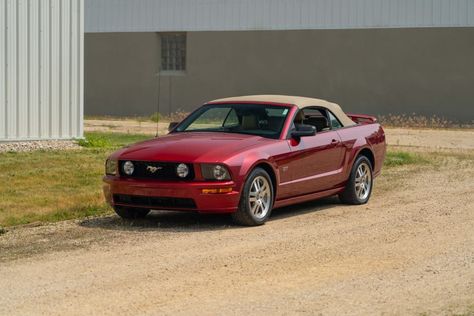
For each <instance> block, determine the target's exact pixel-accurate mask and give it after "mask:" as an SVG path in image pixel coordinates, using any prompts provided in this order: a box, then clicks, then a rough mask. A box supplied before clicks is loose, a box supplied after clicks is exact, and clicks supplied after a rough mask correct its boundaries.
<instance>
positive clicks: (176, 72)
mask: <svg viewBox="0 0 474 316" xmlns="http://www.w3.org/2000/svg"><path fill="white" fill-rule="evenodd" d="M158 34H159V37H160V63H159V67H160V71H159V72H160V75H184V74H186V70H187V65H188V47H187V46H188V44H187V43H188V41H187V33H186V32H162V33H158ZM178 37H182V39H183V40H182V41H183V43H184V44H183V47H182V49H183V51H184V58H183V59H182V64H183V65H182V69H178V67H176V65H179V63H178V62H177V61H176V62H175V67H174V68H175V69H165V67H164V65H165V64H166V63H165V62H164V59H165V54H164V51H165V49H164V42H165V41H166V40H168V41H169V40H170V39H173V38H178ZM178 49H179V48H176V49H175V51H177V50H178ZM167 50H168V56H167V57H168V58H171V57H170V55H171V53H170V52H171V49H170V48H169V47H168V48H167ZM176 57H177V56H175V58H176Z"/></svg>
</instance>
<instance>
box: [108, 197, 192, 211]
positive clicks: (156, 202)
mask: <svg viewBox="0 0 474 316" xmlns="http://www.w3.org/2000/svg"><path fill="white" fill-rule="evenodd" d="M114 203H116V204H126V205H132V206H142V207H150V208H153V207H156V208H186V209H195V208H196V203H194V200H193V199H188V198H174V197H157V196H142V195H126V194H114Z"/></svg>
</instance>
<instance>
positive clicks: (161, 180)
mask: <svg viewBox="0 0 474 316" xmlns="http://www.w3.org/2000/svg"><path fill="white" fill-rule="evenodd" d="M385 150H386V145H385V133H384V131H383V129H382V127H381V126H380V125H379V124H378V123H377V122H376V119H375V118H374V117H371V116H366V115H351V114H345V113H344V112H343V111H342V110H341V108H340V107H339V106H338V105H337V104H334V103H331V102H327V101H324V100H319V99H313V98H303V97H292V96H277V95H255V96H244V97H234V98H226V99H220V100H214V101H211V102H208V103H206V104H204V105H203V106H202V107H200V108H198V109H197V110H196V111H194V112H193V113H191V114H190V115H189V116H188V117H187V118H186V119H184V120H183V121H182V122H180V123H174V124H173V123H172V124H170V133H169V134H168V135H166V136H164V137H159V138H155V139H152V140H148V141H144V142H141V143H137V144H134V145H131V146H129V147H126V148H123V149H120V150H118V151H116V152H115V153H113V154H112V155H111V156H110V157H109V158H108V159H107V162H106V168H105V169H106V170H105V172H106V175H105V177H104V182H105V183H104V193H105V197H106V199H107V201H108V203H109V204H110V205H111V206H112V207H113V208H114V209H115V211H116V212H117V214H118V215H120V216H121V217H123V218H138V217H145V216H146V215H147V214H148V213H149V211H150V210H151V209H153V210H185V211H197V212H200V213H232V217H233V219H234V221H235V222H236V223H238V224H242V225H261V224H263V223H265V221H266V220H267V219H268V218H269V217H270V213H271V211H272V209H273V208H277V207H282V206H286V205H290V204H295V203H300V202H304V201H308V200H313V199H318V198H322V197H327V196H331V195H336V194H337V195H339V197H340V199H341V201H342V202H344V203H348V204H363V203H366V202H367V201H368V200H369V198H370V194H371V192H372V187H373V183H374V178H375V177H376V176H377V175H379V174H380V170H381V168H382V163H383V160H384V157H385Z"/></svg>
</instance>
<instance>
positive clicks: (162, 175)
mask: <svg viewBox="0 0 474 316" xmlns="http://www.w3.org/2000/svg"><path fill="white" fill-rule="evenodd" d="M125 162H126V160H121V161H120V162H119V166H120V175H121V176H122V177H126V178H143V179H157V180H193V179H194V168H193V165H192V164H186V165H187V166H188V168H189V174H188V175H187V176H186V178H180V177H178V175H177V174H176V167H177V166H178V165H179V163H175V162H156V161H150V162H148V161H132V162H133V165H134V166H135V170H134V171H133V174H132V175H131V176H129V175H126V174H125V173H124V172H123V164H124V163H125ZM156 168H157V169H156ZM153 170H155V172H152V171H153Z"/></svg>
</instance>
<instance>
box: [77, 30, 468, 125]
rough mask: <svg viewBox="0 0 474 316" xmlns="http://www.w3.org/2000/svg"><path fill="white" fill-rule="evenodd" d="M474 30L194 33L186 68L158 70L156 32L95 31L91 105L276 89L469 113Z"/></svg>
mask: <svg viewBox="0 0 474 316" xmlns="http://www.w3.org/2000/svg"><path fill="white" fill-rule="evenodd" d="M473 38H474V28H424V29H346V30H293V31H245V32H242V31H241V32H238V31H237V32H232V31H227V32H188V33H187V60H186V62H187V69H186V73H185V74H183V75H171V76H169V75H161V76H160V77H158V76H157V73H158V72H159V64H160V40H159V33H153V32H150V33H89V34H86V37H85V78H86V80H85V82H86V86H85V113H86V114H88V115H123V116H125V115H127V116H133V115H150V114H151V113H153V112H156V111H157V106H158V103H159V109H160V112H162V113H169V112H170V111H171V112H174V111H177V110H184V111H190V110H192V109H194V108H195V107H197V106H199V105H200V104H202V103H203V102H205V101H208V100H211V99H214V98H219V97H224V96H232V95H245V94H267V93H276V94H290V95H301V96H311V97H319V98H323V99H328V100H331V101H334V102H337V103H339V104H341V106H342V107H343V108H344V109H345V110H346V111H348V112H356V113H358V112H359V113H368V114H387V113H394V114H395V113H408V114H411V113H417V114H424V115H433V114H436V115H439V116H443V117H446V118H449V119H452V120H458V121H471V120H473V119H474V89H473V88H472V87H473V84H474V58H473V56H474V41H473ZM158 83H159V87H160V88H159V89H158ZM158 99H159V101H158Z"/></svg>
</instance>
